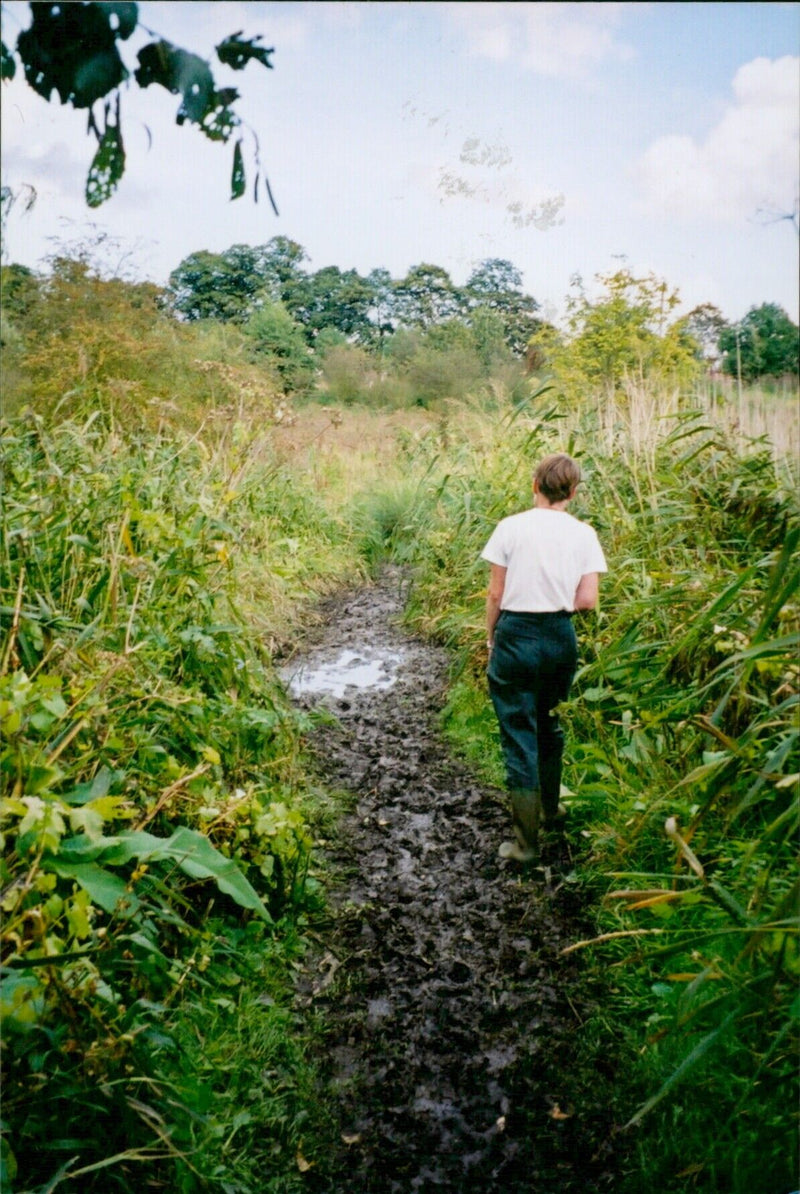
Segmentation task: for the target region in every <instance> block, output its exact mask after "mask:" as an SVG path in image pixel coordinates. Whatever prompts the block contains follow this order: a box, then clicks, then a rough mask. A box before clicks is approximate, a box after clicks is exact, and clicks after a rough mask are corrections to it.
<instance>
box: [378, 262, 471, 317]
mask: <svg viewBox="0 0 800 1194" xmlns="http://www.w3.org/2000/svg"><path fill="white" fill-rule="evenodd" d="M393 307H394V313H395V318H396V320H397V322H399V323H400V324H402V325H404V326H406V327H421V328H426V327H430V326H431V325H432V324H435V323H441V322H442V320H445V319H452V318H453V317H454V316H455V315H457V314H458V310H459V296H458V292H457V290H456V288H455V286H454V285H453V282H452V279H451V278H450V275H449V274H448V272H447V270H444V269H442V268H441V266H438V265H430V264H427V263H425V262H423V263H422V264H421V265H415V266H412V268H411V269H410V270H409V271H408V273H407V274H406V276H405V277H404V278H402V279H401V280H400V281H398V282H396V283H395V285H394V302H393Z"/></svg>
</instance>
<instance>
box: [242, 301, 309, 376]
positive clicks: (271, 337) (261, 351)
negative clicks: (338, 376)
mask: <svg viewBox="0 0 800 1194" xmlns="http://www.w3.org/2000/svg"><path fill="white" fill-rule="evenodd" d="M244 330H245V334H246V335H247V336H248V337H249V338H250V340H251V341H252V343H253V350H254V352H255V353H257V354H258V355H259V356H260V357H264V358H266V360H267V361H268V362H269V364H270V366H271V367H272V368H273V369H274V371H275V373H276V374H277V378H278V380H279V382H280V385H281V387H282V389H283V392H284V393H285V394H302V393H305V392H306V391H307V390H308V388H309V386H310V384H311V380H312V378H313V376H314V362H313V361H312V359H311V357H310V355H309V349H308V347H307V345H306V341H305V337H304V335H303V330H302V328H301V327H300V325H299V324H298V323H296V322H295V320H294V319H293V318H292V316H291V315H290V313H289V312H288V311H287V310H286V308H285V307H284V305H283V303H265V304H264V305H263V306H261V307H259V308H258V310H257V311H254V312H253V314H252V315H251V316H250V318H249V319H248V321H247V323H246V324H245V329H244Z"/></svg>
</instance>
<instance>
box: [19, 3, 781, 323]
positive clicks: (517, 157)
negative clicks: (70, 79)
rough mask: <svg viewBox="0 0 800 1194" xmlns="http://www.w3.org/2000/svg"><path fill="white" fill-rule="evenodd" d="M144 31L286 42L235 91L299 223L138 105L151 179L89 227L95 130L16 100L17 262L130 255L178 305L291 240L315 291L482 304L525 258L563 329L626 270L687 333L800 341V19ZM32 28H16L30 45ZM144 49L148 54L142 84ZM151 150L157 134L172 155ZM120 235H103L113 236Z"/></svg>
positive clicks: (194, 21) (413, 20) (192, 9)
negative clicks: (705, 310)
mask: <svg viewBox="0 0 800 1194" xmlns="http://www.w3.org/2000/svg"><path fill="white" fill-rule="evenodd" d="M139 8H140V18H141V21H142V22H143V23H144V24H145V25H146V26H148V27H149V28H151V29H152V30H154V31H155V32H157V33H158V34H159V35H161V36H163V37H166V38H167V39H169V40H172V41H175V42H177V44H179V45H181V46H183V47H185V48H187V49H191V50H194V51H195V52H197V53H200V54H201V55H202V56H204V57H210V56H211V54H212V51H213V46H214V45H215V44H216V43H217V42H219V41H220V40H221V39H222V37H223V36H224V35H227V34H230V33H233V32H235V31H237V30H244V31H245V34H247V35H253V34H257V33H261V34H263V35H264V41H265V44H267V45H274V47H275V54H274V57H273V63H274V70H272V71H265V70H263V69H262V68H261V67H260V66H258V65H257V64H251V65H250V66H249V67H248V68H247V70H246V71H245V72H244V73H241V74H236V75H233V74H229V73H228V72H226V71H225V70H224V69H223V68H219V69H218V70H216V71H215V73H216V75H217V77H218V81H219V82H221V83H222V82H225V83H233V84H234V85H236V86H238V87H239V89H240V90H241V92H242V101H241V103H240V105H239V111H240V113H241V115H242V117H243V118H244V119H245V121H246V122H247V123H248V125H250V126H251V127H252V128H253V129H254V130H255V131H256V133H257V134H258V137H259V140H260V145H261V157H262V162H263V165H264V167H265V169H266V171H267V173H268V175H269V179H270V183H271V186H272V189H273V192H274V194H275V198H276V202H277V205H278V209H279V212H280V215H279V217H277V218H276V216H275V215H274V213H273V212H272V210H271V208H270V207H269V205H268V204H267V203H265V202H264V201H263V200H262V202H260V203H259V204H258V206H255V205H254V204H253V203H252V201H251V200H250V198H249V197H246V198H243V199H240V200H238V201H236V202H233V203H232V202H230V201H229V199H228V178H229V171H230V149H229V148H227V147H220V146H217V145H213V144H211V143H208V142H206V141H205V139H204V138H203V137H202V136H201V134H199V133H198V132H197V131H195V130H194V129H191V128H189V127H188V126H187V127H184V128H182V129H179V128H177V127H176V126H175V123H174V114H175V111H176V109H177V100H176V99H175V98H174V97H172V96H169V95H167V93H166V92H164V91H163V90H161V89H157V88H151V89H150V90H149V91H148V92H145V93H140V92H139V91H138V88H136V87H133V86H131V87H130V88H129V89H128V90H126V91H125V92H124V94H123V132H124V136H125V143H126V151H127V171H126V175H125V178H124V179H123V182H122V184H121V186H120V188H119V191H118V193H117V194H116V195H115V196H114V197H113V198H112V199H111V200H110V201H109V202H108V203H106V204H104V205H103V206H102V207H101V208H99V209H97V210H96V211H92V212H90V211H89V210H88V209H87V208H86V207H85V206H84V204H83V202H82V194H83V185H84V180H85V176H86V172H87V170H88V166H89V162H90V161H91V157H92V152H93V147H92V142H91V140H90V139H89V138H88V137H87V136H86V133H85V128H86V124H85V114H84V113H76V112H73V111H72V110H62V109H61V108H60V107H58V105H55V104H50V105H48V104H46V103H45V102H44V101H43V100H42V99H40V98H39V97H38V96H36V95H34V93H33V92H31V91H30V89H29V88H27V86H26V85H25V84H24V83H23V82H22V81H21V80H19V79H18V80H15V81H14V82H13V83H12V84H10V85H5V86H4V90H3V105H2V161H3V179H4V182H5V183H6V184H7V185H10V186H12V187H14V186H19V185H21V184H23V183H29V184H31V185H33V186H35V188H36V190H37V193H38V200H37V203H36V205H35V207H34V209H33V210H32V211H31V212H30V213H28V214H27V215H24V214H22V211H21V205H17V207H16V209H14V210H13V211H12V214H11V217H10V219H9V223H8V228H7V236H6V245H5V253H6V258H7V259H8V260H16V261H21V262H23V263H24V264H27V265H31V266H36V265H37V264H38V263H39V262H41V260H42V259H43V258H44V257H45V255H46V254H48V253H52V252H53V251H54V250H55V249H56V248H57V246H58V244H59V242H60V243H61V244H62V245H63V244H67V245H69V244H74V243H77V242H79V241H81V240H87V239H91V237H92V236H93V235H95V234H96V232H97V231H100V232H102V233H105V234H107V236H108V241H107V245H110V246H111V248H109V249H107V260H108V262H109V263H110V264H111V265H115V264H116V263H117V261H119V260H123V261H124V266H125V268H126V269H127V270H128V271H129V272H133V273H135V274H136V275H138V276H141V277H149V278H152V279H153V280H155V281H158V282H164V281H165V280H166V278H167V276H168V274H169V272H170V270H171V269H174V268H175V266H176V265H177V264H178V263H179V262H180V261H181V260H182V258H184V257H185V256H186V255H187V254H189V253H191V252H193V251H195V250H198V249H210V250H222V249H225V248H227V247H228V246H230V245H232V244H237V243H248V244H263V243H265V242H266V241H268V240H269V239H270V238H271V237H272V236H275V235H278V234H280V235H284V236H289V237H291V238H292V239H294V240H296V241H298V242H299V243H300V244H301V245H303V247H304V248H305V249H306V251H307V253H308V255H309V258H310V261H309V263H308V264H309V268H312V269H319V268H321V267H323V266H326V265H338V266H340V267H341V268H342V269H348V268H351V267H355V268H356V269H358V270H359V271H360V272H362V273H367V272H369V270H371V269H373V268H375V267H379V266H380V267H384V268H386V269H389V270H390V271H391V273H392V275H393V276H395V277H400V276H402V275H403V274H404V273H405V272H406V270H407V269H408V268H409V267H410V266H412V265H415V264H418V263H420V262H423V261H427V262H432V263H434V264H436V265H440V266H443V267H444V268H445V269H447V270H448V271H449V272H450V273H451V275H452V277H453V279H454V280H455V281H456V282H458V283H462V282H464V281H465V280H466V278H467V276H468V274H469V273H470V271H471V269H472V268H474V266H475V265H476V264H477V263H478V262H479V261H481V260H482V259H484V258H487V257H502V258H506V259H508V260H510V261H512V262H513V263H514V264H515V265H516V266H517V267H518V268H519V269H520V270H521V271H522V273H523V278H524V284H525V289H526V290H527V291H528V292H529V293H531V294H533V295H534V296H535V297H536V298H537V299H538V300H539V302H540V303H541V304H542V307H543V308H544V311H545V313H546V314H548V315H549V316H550V317H551V318H559V316H560V314H561V313H563V309H564V297H565V295H566V294H567V292H568V290H569V287H570V279H571V278H572V276H573V275H574V274H576V273H579V274H581V275H582V276H583V278H584V280H585V281H586V283H587V284H588V285H589V288H590V290H591V289H592V286H593V279H594V276H595V275H596V274H598V273H603V272H608V271H610V270H613V269H616V268H618V267H619V265H621V264H625V265H628V266H629V267H630V268H631V269H633V270H634V271H637V272H638V271H641V272H643V273H647V272H650V271H653V272H654V273H655V274H656V275H657V276H658V277H661V278H665V279H666V280H667V281H668V282H669V283H670V284H671V285H672V286H674V287H676V288H677V289H678V290H679V292H680V295H681V298H682V300H683V306H684V309H686V310H688V309H689V308H691V307H692V306H694V305H696V304H697V303H701V302H706V301H708V302H713V303H716V304H717V305H718V306H719V307H720V308H721V309H722V310H723V312H724V314H725V315H726V316H727V317H728V318H729V319H738V318H740V317H741V316H742V315H744V314H745V312H746V311H747V310H748V308H749V307H751V306H753V305H757V304H759V303H762V302H777V303H780V304H781V305H782V306H783V307H785V308H786V310H787V311H788V312H789V313H790V315H791V316H792V318H794V319H795V320H797V318H798V282H797V277H798V243H799V242H798V237H797V233H796V227H795V226H793V225H792V223H790V222H789V221H787V220H783V221H775V220H771V218H770V216H769V214H768V213H770V212H774V213H776V214H779V213H787V212H791V211H792V210H793V208H794V204H795V203H796V198H797V194H798V123H799V121H800V117H798V112H800V58H799V57H798V53H799V52H800V6H799V5H797V4H785V3H739V4H728V3H709V4H704V3H676V4H672V3H652V4H647V3H642V4H614V3H603V4H582V3H555V4H550V3H537V4H522V3H516V4H505V3H489V4H481V3H474V4H460V3H443V4H439V3H369V4H360V3H312V4H307V3H291V2H284V3H277V4H276V3H260V2H256V0H251V2H247V3H233V2H231V3H228V2H224V0H223V2H217V3H195V2H193V0H185V2H184V0H178V2H175V0H171V2H167V3H164V2H161V3H146V2H145V3H141V4H140V6H139ZM27 24H28V7H27V4H22V3H17V2H15V0H12V2H11V3H4V4H3V30H4V40H5V41H6V42H7V43H9V42H10V43H12V44H13V43H14V42H15V41H16V37H17V33H18V31H19V29H21V28H24V27H26V25H27ZM138 44H140V43H139V42H138V41H136V40H135V39H131V42H130V43H128V46H127V47H126V48H125V54H126V58H127V60H128V61H129V62H130V63H133V62H134V58H135V50H136V48H137V46H138ZM147 128H149V130H150V132H151V133H152V143H151V141H150V139H149V137H148V133H147ZM91 225H94V229H93V228H92V227H90V226H91Z"/></svg>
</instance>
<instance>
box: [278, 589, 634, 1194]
mask: <svg viewBox="0 0 800 1194" xmlns="http://www.w3.org/2000/svg"><path fill="white" fill-rule="evenodd" d="M402 604H403V593H402V577H401V574H400V573H399V572H397V571H394V570H389V571H387V572H386V573H385V574H384V575H383V577H382V579H381V580H380V582H379V583H378V584H376V585H374V586H372V587H369V588H365V589H362V590H360V591H358V592H356V593H353V594H350V595H348V596H345V597H342V598H340V599H338V600H336V601H335V602H331V603H329V605H328V607H327V609H326V610H325V611H324V614H325V628H324V630H323V631H322V632H321V633H319V634H318V635H317V642H316V643H315V645H314V647H313V649H310V650H309V652H308V654H307V655H305V656H304V657H303V659H301V660H298V661H296V662H294V663H293V664H291V665H288V667H287V669H285V672H284V675H285V678H286V680H287V683H291V677H292V676H294V677H295V680H294V683H293V684H292V690H293V692H294V694H295V700H296V701H297V702H298V703H300V704H301V705H303V706H304V707H307V708H316V707H319V706H320V705H323V706H325V707H326V708H327V709H328V710H329V711H331V712H334V713H335V714H336V723H335V724H330V725H323V726H321V727H320V728H319V729H317V730H315V731H314V734H313V739H312V744H313V748H314V750H315V753H316V755H317V758H318V764H319V770H320V773H321V775H322V777H323V778H324V780H325V781H326V782H327V783H328V784H329V785H331V786H336V787H340V788H345V789H347V790H349V791H350V792H352V793H353V798H354V799H353V808H352V811H351V812H350V813H349V814H348V815H347V816H346V817H345V819H344V821H343V823H342V825H341V826H340V829H339V831H338V833H337V837H336V840H335V841H329V842H327V843H322V844H321V847H320V848H321V849H322V850H324V852H325V854H326V856H327V861H328V863H329V865H330V866H331V867H332V868H333V871H334V873H335V874H336V875H337V876H338V878H337V881H336V887H335V890H333V891H332V892H331V893H330V900H331V903H332V906H333V916H332V920H331V923H330V925H329V926H328V927H327V928H326V929H325V930H324V931H323V933H322V939H323V940H321V945H320V949H319V953H318V955H317V956H316V957H315V958H313V959H312V960H310V961H309V964H308V969H307V972H306V974H305V976H304V978H303V980H302V981H301V984H300V992H299V1002H300V1004H301V1005H304V1006H306V1007H311V1006H313V1008H314V1009H315V1010H316V1011H317V1012H318V1013H319V1014H320V1015H321V1016H322V1018H323V1019H324V1020H325V1022H326V1024H327V1026H328V1031H327V1038H326V1049H325V1055H324V1058H323V1059H322V1065H323V1069H324V1071H325V1076H326V1081H327V1084H328V1087H327V1091H326V1098H327V1100H328V1103H329V1105H330V1106H331V1108H332V1113H333V1115H334V1117H335V1119H336V1121H337V1123H338V1126H339V1133H340V1141H341V1154H340V1156H339V1157H338V1158H336V1161H335V1169H336V1172H335V1174H334V1175H333V1176H331V1174H330V1172H329V1173H328V1174H327V1176H325V1177H324V1178H323V1176H322V1174H321V1172H319V1171H315V1170H312V1171H310V1172H309V1174H308V1175H307V1176H308V1179H309V1184H308V1188H309V1189H313V1190H315V1191H324V1192H325V1194H395V1192H396V1194H412V1192H415V1191H451V1192H452V1194H456V1192H461V1191H463V1192H465V1194H466V1192H467V1191H469V1192H474V1194H493V1192H494V1191H497V1192H500V1191H503V1194H522V1192H523V1191H524V1192H525V1194H572V1192H573V1191H574V1192H577V1191H580V1192H581V1194H588V1192H591V1191H607V1190H612V1189H614V1188H615V1185H616V1183H617V1178H618V1173H619V1158H618V1156H617V1155H616V1152H615V1150H614V1148H613V1147H612V1143H611V1142H612V1140H613V1138H614V1125H613V1123H612V1119H611V1111H610V1106H611V1094H610V1092H611V1087H612V1084H613V1075H614V1060H613V1049H609V1047H608V1042H606V1043H605V1044H604V1045H603V1048H602V1050H600V1049H598V1050H597V1052H596V1053H595V1054H592V1052H591V1049H590V1048H589V1047H588V1046H587V1044H586V1043H584V1044H583V1045H582V1046H580V1048H579V1045H578V1040H579V1036H580V1030H581V1027H582V1025H583V1024H584V1022H585V1020H586V1019H587V1018H588V1017H589V1016H590V1014H591V1011H592V999H593V996H592V995H591V993H590V987H589V983H588V979H587V978H586V976H585V975H582V974H581V962H580V960H579V956H578V955H570V956H567V957H562V956H561V955H560V950H561V949H562V948H563V946H564V945H566V944H568V943H569V942H570V941H571V940H575V939H576V938H578V937H579V936H581V935H584V933H585V930H586V928H587V926H586V924H585V923H581V899H580V892H579V887H578V885H577V883H576V881H575V880H576V876H575V872H574V869H573V859H572V856H571V853H570V845H569V840H568V838H560V839H556V840H553V841H549V842H545V843H544V845H543V849H542V857H541V859H540V860H539V865H537V866H536V867H532V868H528V869H527V870H524V871H523V870H521V869H520V868H519V867H518V866H517V865H516V864H515V863H513V862H504V861H501V860H500V859H498V857H497V846H498V844H499V842H500V841H501V840H502V838H503V837H504V836H506V835H507V832H508V814H507V812H506V809H505V807H504V803H503V800H502V797H501V794H500V793H497V792H492V791H487V790H486V789H485V788H482V787H481V786H480V785H479V784H478V783H477V782H476V781H475V779H474V778H473V777H471V776H470V774H469V772H468V771H467V770H466V769H465V768H463V767H461V766H460V765H459V764H458V763H456V762H454V761H453V760H452V759H451V758H449V757H448V754H447V751H446V749H445V746H444V744H443V742H442V740H441V739H440V738H439V737H438V735H437V732H436V728H435V716H436V713H437V711H438V709H439V708H440V707H441V703H442V699H443V695H444V687H445V678H446V667H447V657H446V655H445V653H444V652H443V651H441V650H439V649H437V648H432V647H430V646H428V645H426V644H423V643H421V642H419V641H417V640H414V639H413V638H411V637H409V636H408V635H406V634H404V633H403V631H402V630H401V629H400V627H399V624H398V619H399V615H400V612H401V609H402ZM359 669H361V670H360V671H359ZM363 669H367V670H366V672H365V671H364V670H363ZM303 675H304V676H305V681H306V682H305V683H304V682H303V681H302V679H301V677H302V676H303ZM369 676H371V677H372V680H373V681H374V682H369ZM354 677H356V679H354ZM310 679H311V682H310V683H309V682H308V681H309V680H310ZM579 992H580V993H579ZM579 1059H580V1063H579Z"/></svg>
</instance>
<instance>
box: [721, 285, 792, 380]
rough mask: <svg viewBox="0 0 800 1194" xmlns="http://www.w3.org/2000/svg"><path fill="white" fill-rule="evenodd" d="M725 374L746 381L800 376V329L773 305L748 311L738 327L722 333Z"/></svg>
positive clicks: (727, 329)
mask: <svg viewBox="0 0 800 1194" xmlns="http://www.w3.org/2000/svg"><path fill="white" fill-rule="evenodd" d="M719 347H720V351H721V352H722V353H723V354H724V356H723V361H722V367H723V369H724V370H725V372H726V373H729V374H731V376H733V377H736V376H739V375H741V376H742V377H743V378H744V379H745V380H746V381H754V380H755V379H756V378H759V377H782V376H784V375H791V374H793V375H794V376H795V377H797V375H798V373H800V329H798V327H797V325H796V324H794V323H792V321H791V319H790V318H789V316H788V315H787V314H786V312H785V311H784V310H783V308H782V307H779V306H778V305H777V303H762V304H761V306H760V307H751V308H750V310H749V311H748V312H747V314H746V315H745V317H744V319H742V320H741V321H740V322H739V323H737V324H734V325H733V326H732V327H725V328H723V329H722V331H721V333H720V337H719Z"/></svg>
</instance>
